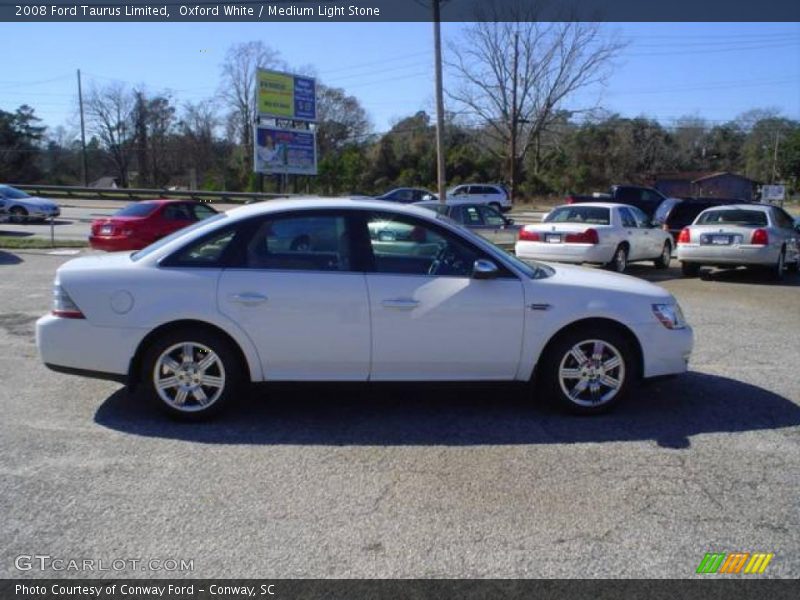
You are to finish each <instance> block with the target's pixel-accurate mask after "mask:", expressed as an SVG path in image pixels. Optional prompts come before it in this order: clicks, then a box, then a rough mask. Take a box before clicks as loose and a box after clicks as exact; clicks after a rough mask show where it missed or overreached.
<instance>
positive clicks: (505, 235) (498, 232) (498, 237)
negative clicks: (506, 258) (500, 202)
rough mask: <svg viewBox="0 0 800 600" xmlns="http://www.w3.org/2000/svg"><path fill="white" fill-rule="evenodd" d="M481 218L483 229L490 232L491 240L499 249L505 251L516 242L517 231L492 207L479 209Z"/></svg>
mask: <svg viewBox="0 0 800 600" xmlns="http://www.w3.org/2000/svg"><path fill="white" fill-rule="evenodd" d="M479 209H480V211H481V215H482V216H483V226H484V229H486V230H489V231H491V232H492V237H490V238H489V239H491V240H492V242H494V243H495V244H497V245H498V246H500V247H501V248H504V249H507V248H511V247H513V246H514V244H515V243H516V242H517V229H516V228H515V227H513V226H512V225H511V223H510V221H509V219H506V218H505V217H504V216H503V215H502V214H501V213H500V212H499V211H498V210H497V209H495V208H494V207H492V206H481V207H479Z"/></svg>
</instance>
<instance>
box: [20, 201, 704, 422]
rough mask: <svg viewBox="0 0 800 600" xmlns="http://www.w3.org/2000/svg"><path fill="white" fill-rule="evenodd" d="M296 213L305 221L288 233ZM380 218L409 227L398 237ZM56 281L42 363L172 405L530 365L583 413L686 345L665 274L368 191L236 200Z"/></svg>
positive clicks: (213, 407)
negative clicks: (528, 246) (559, 257)
mask: <svg viewBox="0 0 800 600" xmlns="http://www.w3.org/2000/svg"><path fill="white" fill-rule="evenodd" d="M304 227H308V228H310V229H311V228H313V230H314V231H315V232H316V234H317V235H309V236H308V243H307V244H304V245H303V246H302V247H301V246H296V247H295V246H292V244H290V243H289V237H291V236H296V235H297V233H298V231H302V230H303V228H304ZM384 230H385V231H391V232H396V231H401V230H403V231H405V230H408V231H410V232H411V233H410V234H409V235H408V236H405V237H404V238H403V239H402V244H398V243H394V242H397V238H396V236H395V235H394V234H391V235H390V236H389V237H390V238H392V239H391V240H389V241H388V242H387V241H384V240H383V237H382V236H381V235H380V232H381V231H384ZM323 233H324V235H323ZM281 237H286V238H287V239H281ZM53 297H54V303H53V310H52V313H51V314H49V315H47V316H44V317H42V318H41V319H39V321H38V322H37V324H36V341H37V346H38V349H39V353H40V355H41V358H42V360H43V362H44V363H45V364H46V365H47V366H49V367H50V368H52V369H53V370H56V371H61V372H66V373H72V374H79V375H84V376H93V377H100V378H106V379H112V380H117V381H124V382H127V383H128V385H130V386H137V385H138V386H139V387H141V388H143V390H144V392H145V395H146V396H147V397H148V398H150V399H152V400H153V401H154V402H155V404H156V405H158V406H159V407H161V408H162V409H164V410H166V411H167V412H169V413H170V414H172V415H174V416H177V417H183V418H198V417H204V416H209V415H211V414H213V413H215V412H217V411H219V410H220V409H222V408H224V407H225V406H226V405H228V404H231V403H232V402H233V401H234V400H235V399H236V398H237V396H238V395H239V391H240V390H241V388H242V386H243V385H244V384H247V383H250V382H261V381H332V380H337V381H518V382H522V383H524V382H529V381H531V380H533V381H534V382H535V385H536V387H537V389H538V390H540V391H541V392H543V393H544V395H546V396H549V397H551V398H553V399H554V400H556V401H557V402H558V403H560V404H561V405H562V406H563V407H565V408H567V409H570V410H572V411H574V412H579V413H596V412H601V411H603V410H605V409H607V408H609V407H610V406H612V405H613V404H614V403H616V402H617V401H619V400H620V399H621V398H622V397H623V396H625V394H626V393H627V392H628V391H629V390H630V389H631V388H632V386H633V385H634V384H635V382H636V381H637V380H638V379H639V378H641V377H645V378H647V377H657V376H661V375H668V374H675V373H682V372H684V371H686V368H687V362H688V359H689V354H690V352H691V349H692V330H691V328H690V327H689V326H688V325H687V324H686V322H685V321H684V319H683V315H682V313H681V309H680V307H679V306H678V303H677V302H676V300H675V298H674V297H673V296H672V295H671V294H670V293H669V292H667V291H666V290H664V289H663V288H660V287H658V286H655V285H653V284H651V283H647V282H645V281H640V280H637V279H633V278H630V277H622V276H619V275H615V274H611V273H603V272H600V271H597V270H590V269H582V268H579V267H573V266H558V267H550V266H547V265H543V264H526V263H523V262H521V261H519V260H517V259H516V258H514V257H513V256H510V255H509V254H507V253H505V252H503V251H502V250H500V249H499V248H497V247H496V246H494V245H493V244H491V243H489V242H488V241H486V240H485V239H483V238H481V237H480V236H478V235H475V234H473V233H471V232H470V231H468V230H466V229H464V228H462V227H460V226H458V225H456V224H455V223H453V222H451V221H450V220H449V219H446V218H441V217H437V216H436V215H435V214H434V213H432V212H431V211H429V210H426V209H422V208H414V207H409V206H402V205H393V204H389V203H386V202H381V201H354V200H342V199H331V198H324V199H303V200H275V201H272V202H268V203H261V204H253V205H249V206H245V207H241V208H237V209H234V210H231V211H228V212H226V213H222V214H219V215H216V216H214V217H211V218H209V219H206V220H204V221H200V222H198V223H197V224H195V225H192V226H189V227H187V228H186V229H183V230H180V231H178V232H176V233H175V234H172V235H171V236H168V237H166V238H163V239H161V240H160V241H158V242H156V243H155V244H152V245H151V246H148V247H147V248H145V249H144V250H140V251H138V252H134V253H125V252H117V253H112V254H107V255H103V256H88V257H83V258H78V259H75V260H72V261H69V262H67V263H65V264H64V265H63V266H61V267H60V268H59V269H58V271H57V273H56V277H55V283H54V294H53ZM76 348H77V349H79V350H80V351H77V352H76Z"/></svg>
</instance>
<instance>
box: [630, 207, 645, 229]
mask: <svg viewBox="0 0 800 600" xmlns="http://www.w3.org/2000/svg"><path fill="white" fill-rule="evenodd" d="M630 211H631V212H632V213H633V218H634V219H636V225H637V227H640V228H642V229H646V228H647V227H649V226H650V219H648V218H647V215H646V214H644V212H643V211H641V210H639V209H638V208H636V207H635V206H631V208H630Z"/></svg>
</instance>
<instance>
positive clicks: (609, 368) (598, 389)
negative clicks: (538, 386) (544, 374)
mask: <svg viewBox="0 0 800 600" xmlns="http://www.w3.org/2000/svg"><path fill="white" fill-rule="evenodd" d="M625 376H626V373H625V360H624V359H623V356H622V353H621V352H620V351H619V350H618V349H617V348H616V347H615V346H614V345H612V344H610V343H609V342H607V341H604V340H598V339H593V340H584V341H581V342H578V343H577V344H575V345H574V346H572V348H570V350H569V351H568V352H567V353H566V354H565V355H564V356H563V358H562V359H561V363H560V364H559V366H558V383H559V385H560V386H561V391H562V392H564V394H565V395H566V397H567V398H569V400H570V401H571V402H573V403H575V404H576V405H578V406H583V407H597V406H601V405H603V404H606V403H607V402H610V401H611V400H612V399H613V398H614V396H616V395H617V394H618V393H619V391H620V389H622V386H623V385H624V383H625Z"/></svg>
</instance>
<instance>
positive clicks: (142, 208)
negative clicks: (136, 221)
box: [114, 202, 158, 217]
mask: <svg viewBox="0 0 800 600" xmlns="http://www.w3.org/2000/svg"><path fill="white" fill-rule="evenodd" d="M157 206H158V204H155V203H153V202H133V203H131V204H128V206H126V207H125V208H121V209H120V210H118V211H117V212H115V213H114V216H115V217H146V216H147V215H149V214H150V213H151V212H153V211H154V210H155V209H156V207H157Z"/></svg>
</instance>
